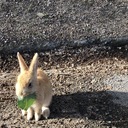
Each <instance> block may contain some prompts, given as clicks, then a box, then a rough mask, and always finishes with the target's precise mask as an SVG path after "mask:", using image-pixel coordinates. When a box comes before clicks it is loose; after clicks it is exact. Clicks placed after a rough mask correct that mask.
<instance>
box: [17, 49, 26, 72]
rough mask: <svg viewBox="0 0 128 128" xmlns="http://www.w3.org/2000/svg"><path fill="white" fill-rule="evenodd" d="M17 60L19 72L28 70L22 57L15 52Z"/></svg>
mask: <svg viewBox="0 0 128 128" xmlns="http://www.w3.org/2000/svg"><path fill="white" fill-rule="evenodd" d="M17 58H18V61H19V66H20V71H21V72H23V71H25V70H28V66H27V64H26V63H25V61H24V59H23V57H22V56H21V55H20V53H19V52H17Z"/></svg>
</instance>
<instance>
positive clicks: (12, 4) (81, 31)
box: [0, 0, 128, 54]
mask: <svg viewBox="0 0 128 128" xmlns="http://www.w3.org/2000/svg"><path fill="white" fill-rule="evenodd" d="M127 25H128V1H127V0H70V1H68V0H66V1H65V0H38V1H35V0H27V1H26V0H12V1H10V0H1V1H0V42H1V45H0V53H4V54H7V53H15V52H17V51H21V52H27V53H28V52H33V51H37V49H38V50H40V51H44V50H48V49H54V48H57V47H60V46H62V45H63V46H64V45H68V46H70V45H72V42H73V43H74V44H75V43H78V44H83V43H85V44H86V43H87V42H88V43H91V42H93V41H94V42H95V43H97V42H99V40H101V42H102V40H106V39H107V40H109V39H110V38H112V37H113V38H122V37H127V36H128V27H127ZM127 40H128V38H127ZM122 43H123V41H122Z"/></svg>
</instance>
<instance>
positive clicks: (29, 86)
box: [15, 52, 52, 121]
mask: <svg viewBox="0 0 128 128" xmlns="http://www.w3.org/2000/svg"><path fill="white" fill-rule="evenodd" d="M17 58H18V61H19V66H20V74H19V75H18V78H17V82H16V85H15V88H16V95H17V96H18V97H19V98H24V97H25V96H26V95H29V94H32V93H34V92H35V93H36V101H35V102H34V104H33V105H32V106H31V107H29V108H28V110H27V111H25V110H22V115H23V116H24V115H25V114H27V119H28V120H30V119H32V117H33V115H34V116H35V120H36V121H38V120H39V119H40V116H41V114H43V116H44V117H45V118H46V119H47V118H48V117H49V115H50V110H49V105H50V103H51V100H52V87H51V83H50V81H49V79H48V77H47V75H46V74H45V73H44V72H43V71H42V69H41V68H37V63H38V54H37V53H35V55H34V57H33V59H32V61H31V64H30V66H29V67H28V66H27V64H26V63H25V61H24V59H23V58H22V56H21V55H20V53H19V52H18V53H17Z"/></svg>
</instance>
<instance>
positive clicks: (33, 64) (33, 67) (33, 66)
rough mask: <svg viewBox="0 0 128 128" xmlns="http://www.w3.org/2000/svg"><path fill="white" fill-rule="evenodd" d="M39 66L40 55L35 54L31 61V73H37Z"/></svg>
mask: <svg viewBox="0 0 128 128" xmlns="http://www.w3.org/2000/svg"><path fill="white" fill-rule="evenodd" d="M37 65H38V53H35V55H34V57H33V59H32V61H31V64H30V67H29V71H31V72H32V73H35V72H37Z"/></svg>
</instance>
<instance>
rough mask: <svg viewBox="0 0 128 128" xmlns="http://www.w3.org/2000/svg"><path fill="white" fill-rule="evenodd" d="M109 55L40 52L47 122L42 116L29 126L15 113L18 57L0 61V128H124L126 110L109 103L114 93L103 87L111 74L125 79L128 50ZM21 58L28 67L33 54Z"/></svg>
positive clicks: (87, 51) (77, 51)
mask: <svg viewBox="0 0 128 128" xmlns="http://www.w3.org/2000/svg"><path fill="white" fill-rule="evenodd" d="M99 51H100V52H99ZM107 51H108V52H107ZM110 51H113V52H109V50H103V51H101V50H99V49H97V47H93V48H92V49H91V50H90V48H87V47H86V48H81V49H72V50H71V49H65V50H57V51H54V52H53V51H51V52H46V53H40V58H39V60H40V63H39V66H41V67H42V68H43V69H44V70H45V72H46V73H47V74H48V75H49V77H50V78H51V82H52V86H53V92H54V96H53V101H52V104H51V107H50V109H51V115H50V117H49V119H48V120H45V119H43V117H42V118H41V120H40V121H38V122H35V121H34V119H33V120H32V121H27V120H26V117H22V116H21V112H20V110H19V109H18V108H17V104H16V102H17V99H16V96H15V90H14V84H15V77H16V75H17V73H18V72H19V67H18V63H17V59H16V57H15V56H14V55H13V56H12V57H11V56H6V57H5V56H4V57H2V56H1V65H0V66H1V73H0V80H1V85H0V86H1V90H0V119H1V120H0V127H1V128H6V127H7V128H11V127H22V128H26V127H27V128H29V127H37V128H41V127H47V128H54V127H55V128H61V127H62V128H69V127H70V128H75V127H76V128H84V127H86V128H98V127H101V128H105V127H123V128H124V127H128V121H127V119H128V112H127V110H128V109H127V107H123V106H121V105H118V104H115V103H114V102H113V98H115V97H113V96H112V95H110V93H108V91H111V89H112V88H111V86H110V85H109V84H106V83H104V80H106V79H108V78H110V77H111V76H114V75H115V74H116V75H128V62H127V56H126V55H125V53H127V51H126V50H124V49H123V50H122V49H118V50H112V49H111V50H110ZM7 58H8V59H7ZM24 58H25V59H26V60H27V62H28V63H29V60H30V59H31V58H32V55H28V54H24Z"/></svg>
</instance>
